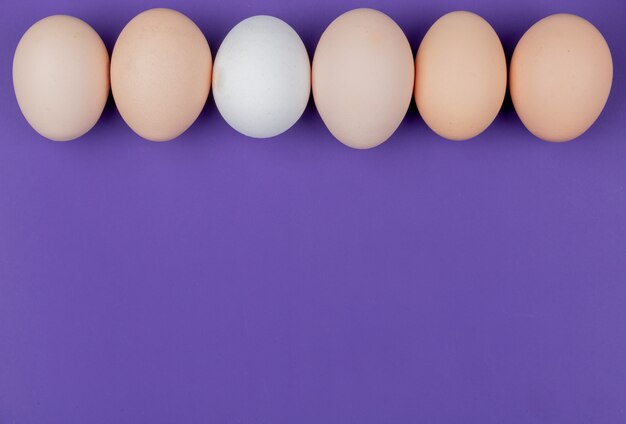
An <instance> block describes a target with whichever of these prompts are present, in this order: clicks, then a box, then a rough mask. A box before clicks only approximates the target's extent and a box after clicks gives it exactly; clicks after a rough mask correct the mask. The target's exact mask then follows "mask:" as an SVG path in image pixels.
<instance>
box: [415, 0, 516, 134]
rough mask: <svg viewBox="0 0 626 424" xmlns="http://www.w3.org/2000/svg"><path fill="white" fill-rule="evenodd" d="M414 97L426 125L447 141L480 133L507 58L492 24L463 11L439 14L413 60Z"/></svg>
mask: <svg viewBox="0 0 626 424" xmlns="http://www.w3.org/2000/svg"><path fill="white" fill-rule="evenodd" d="M415 67H416V71H415V102H416V104H417V108H418V110H419V112H420V115H421V116H422V118H423V119H424V121H425V122H426V124H427V125H428V126H429V127H430V128H431V129H432V130H433V131H434V132H436V133H437V134H439V135H440V136H442V137H444V138H447V139H450V140H466V139H469V138H472V137H475V136H477V135H478V134H480V133H482V132H483V131H484V130H485V129H487V127H488V126H489V125H490V124H491V123H492V122H493V120H494V119H495V117H496V116H497V114H498V112H499V111H500V108H501V107H502V102H503V100H504V95H505V93H506V77H507V69H506V58H505V56H504V50H503V48H502V43H501V42H500V39H499V38H498V35H497V34H496V32H495V31H494V30H493V28H492V27H491V25H489V23H488V22H487V21H485V20H484V19H483V18H481V17H480V16H478V15H476V14H474V13H471V12H465V11H457V12H451V13H448V14H447V15H444V16H442V17H441V18H439V19H438V20H437V21H436V22H435V23H434V24H433V25H432V26H431V27H430V29H429V30H428V32H427V33H426V35H425V36H424V39H423V40H422V43H421V44H420V47H419V49H418V51H417V55H416V59H415Z"/></svg>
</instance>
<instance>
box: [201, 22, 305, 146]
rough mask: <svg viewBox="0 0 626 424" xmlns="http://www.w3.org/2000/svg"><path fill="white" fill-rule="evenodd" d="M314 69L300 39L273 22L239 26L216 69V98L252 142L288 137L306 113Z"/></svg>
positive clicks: (228, 39)
mask: <svg viewBox="0 0 626 424" xmlns="http://www.w3.org/2000/svg"><path fill="white" fill-rule="evenodd" d="M310 93H311V63H310V61H309V56H308V54H307V51H306V48H305V47H304V44H303V43H302V40H301V39H300V37H299V36H298V34H297V33H296V32H295V31H294V30H293V28H291V27H290V26H289V25H288V24H287V23H285V22H283V21H282V20H280V19H278V18H274V17H272V16H253V17H250V18H248V19H245V20H244V21H242V22H240V23H239V24H237V25H236V26H235V27H234V28H233V29H232V30H231V31H230V32H229V33H228V35H226V38H225V39H224V41H223V42H222V45H221V46H220V48H219V50H218V52H217V55H216V56H215V63H214V65H213V97H214V98H215V103H216V105H217V108H218V110H219V111H220V113H221V115H222V117H223V118H224V119H225V120H226V122H228V124H229V125H230V126H231V127H233V128H234V129H235V130H237V131H239V132H240V133H242V134H245V135H247V136H250V137H257V138H267V137H273V136H276V135H278V134H281V133H283V132H285V131H287V130H288V129H289V128H291V126H292V125H293V124H295V123H296V122H297V121H298V119H299V118H300V116H301V115H302V113H303V112H304V109H305V108H306V105H307V102H308V100H309V96H310Z"/></svg>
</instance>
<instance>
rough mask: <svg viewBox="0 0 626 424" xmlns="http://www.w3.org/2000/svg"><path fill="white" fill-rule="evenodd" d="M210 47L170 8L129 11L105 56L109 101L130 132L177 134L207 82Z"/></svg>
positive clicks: (197, 108) (192, 116)
mask: <svg viewBox="0 0 626 424" xmlns="http://www.w3.org/2000/svg"><path fill="white" fill-rule="evenodd" d="M211 65H212V58H211V50H210V48H209V44H208V43H207V41H206V38H205V37H204V35H203V34H202V31H200V29H199V28H198V27H197V26H196V24H194V23H193V21H191V19H189V18H188V17H186V16H185V15H183V14H182V13H179V12H177V11H175V10H171V9H151V10H147V11H145V12H143V13H140V14H139V15H137V16H135V17H134V18H133V19H132V20H131V21H130V22H129V23H128V24H127V25H126V27H124V29H123V30H122V32H121V34H120V35H119V37H118V39H117V42H116V43H115V47H114V49H113V54H112V56H111V89H112V91H113V98H114V99H115V104H116V105H117V108H118V110H119V112H120V114H121V115H122V118H124V121H126V123H127V124H128V126H129V127H130V128H132V130H133V131H135V132H136V133H137V134H138V135H140V136H141V137H143V138H146V139H148V140H152V141H168V140H171V139H173V138H176V137H178V136H179V135H180V134H182V133H183V132H185V130H187V128H189V127H190V126H191V124H193V123H194V121H195V120H196V119H197V118H198V116H199V115H200V112H201V111H202V108H203V107H204V104H205V103H206V100H207V97H208V95H209V88H210V85H211Z"/></svg>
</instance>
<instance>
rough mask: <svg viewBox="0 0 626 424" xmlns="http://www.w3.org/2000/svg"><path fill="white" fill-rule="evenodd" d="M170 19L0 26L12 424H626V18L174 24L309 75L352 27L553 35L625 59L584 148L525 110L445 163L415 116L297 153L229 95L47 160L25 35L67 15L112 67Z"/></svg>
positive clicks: (544, 6)
mask: <svg viewBox="0 0 626 424" xmlns="http://www.w3.org/2000/svg"><path fill="white" fill-rule="evenodd" d="M157 5H158V6H167V5H168V3H167V2H166V3H163V2H159V3H155V2H152V1H128V0H124V1H121V0H109V1H99V2H89V1H82V0H75V1H69V0H58V1H55V2H47V1H37V0H31V1H23V2H9V3H4V4H3V6H2V12H1V13H0V107H1V113H0V130H1V134H0V423H2V424H5V423H9V424H10V423H19V424H26V423H37V424H39V423H46V424H56V423H63V424H67V423H90V424H99V423H107V424H110V423H117V424H124V423H269V424H279V423H302V424H307V423H315V424H320V423H324V424H332V423H341V424H344V423H481V424H484V423H509V424H511V423H512V424H517V423H520V424H528V423H568V424H572V423H585V424H587V423H603V424H609V423H624V422H626V188H625V186H626V119H625V117H626V115H625V112H626V110H625V107H624V101H625V100H626V92H625V82H624V76H625V73H624V66H625V63H624V62H625V60H626V26H624V21H625V19H626V2H624V1H622V0H614V1H569V0H558V1H551V2H546V1H539V0H536V1H509V2H506V1H501V0H490V1H469V0H466V1H435V0H428V1H427V0H422V1H394V2H391V1H389V2H386V1H379V2H373V1H370V2H358V1H342V2H338V1H335V0H317V1H314V2H310V4H304V3H303V4H299V2H295V1H288V0H284V1H276V0H275V1H271V2H269V1H268V2H260V1H259V2H254V1H228V2H227V1H220V2H213V1H207V0H203V1H196V0H187V1H177V2H173V1H170V2H169V5H170V6H174V7H175V8H177V9H178V10H180V11H182V12H183V13H186V14H187V15H188V16H190V17H191V18H192V19H194V21H195V22H197V23H198V25H199V26H200V27H201V28H202V30H203V31H204V32H205V34H206V36H207V38H208V40H209V43H210V45H211V48H212V50H213V53H215V52H216V50H217V48H218V46H219V43H220V41H221V39H222V38H223V37H224V36H225V34H226V33H227V31H228V30H229V29H230V28H231V27H232V26H233V25H235V24H236V23H237V22H238V21H240V20H242V19H244V18H246V17H248V16H251V15H255V14H260V13H265V14H273V15H276V16H278V17H280V18H283V19H285V20H286V21H287V22H288V23H290V24H291V25H292V26H293V27H294V28H295V29H296V30H297V31H298V33H299V34H300V35H301V36H302V38H303V40H304V41H305V43H306V45H307V47H308V49H309V53H310V54H312V53H313V50H314V47H315V44H316V42H317V39H318V38H319V36H320V35H321V33H322V31H323V30H324V28H325V27H326V25H328V23H330V22H331V20H332V19H334V18H335V17H336V16H337V15H339V14H340V13H341V12H344V11H346V10H348V9H351V8H353V7H357V6H372V7H377V8H379V9H381V10H383V11H384V12H386V13H388V14H389V15H390V16H391V17H393V18H394V19H396V21H397V22H398V23H399V24H400V26H401V27H402V28H403V29H404V30H405V31H406V33H407V36H408V37H409V40H410V42H411V45H412V47H413V49H414V50H415V49H416V48H417V46H418V44H419V41H420V39H421V37H422V36H423V34H424V33H425V31H426V30H427V29H428V27H429V26H430V25H431V24H432V23H433V22H434V21H435V20H436V18H438V17H439V16H440V15H442V14H444V13H445V12H448V11H452V10H456V9H468V10H472V11H475V12H477V13H479V14H481V15H482V16H483V17H485V18H486V19H487V20H488V21H489V22H490V23H491V24H492V25H493V26H494V28H495V29H496V31H497V32H498V33H499V34H500V36H501V38H502V40H503V43H504V45H505V50H506V52H507V56H508V57H510V55H511V52H512V49H513V47H514V45H515V42H516V41H517V40H518V39H519V37H521V35H522V34H523V32H524V31H525V30H526V29H527V28H528V27H530V26H531V25H532V24H533V23H534V22H535V21H537V20H539V19H540V18H542V17H544V16H546V15H549V14H551V13H555V12H562V11H566V12H571V13H576V14H579V15H581V16H583V17H585V18H587V19H589V20H590V21H591V22H592V23H594V24H595V25H596V26H597V27H598V28H599V29H600V30H601V31H602V33H603V34H604V36H605V37H606V39H607V41H608V43H609V45H610V47H611V49H612V52H613V60H614V64H615V79H614V85H613V91H612V93H611V96H610V98H609V102H608V105H607V107H606V109H605V111H604V113H603V115H602V116H601V117H600V119H599V120H598V122H596V124H595V125H594V126H593V127H592V129H591V130H590V131H588V132H587V133H586V134H585V135H584V136H582V137H581V138H579V139H578V140H576V141H573V142H571V143H567V144H561V145H558V144H548V143H544V142H541V141H539V140H537V139H535V138H534V137H532V136H531V135H530V134H529V133H528V132H527V131H526V130H525V129H524V128H523V126H522V125H521V123H520V121H519V120H518V118H517V117H516V115H515V113H514V111H513V110H512V108H511V106H510V102H509V101H508V100H507V102H506V104H505V106H504V108H503V111H502V113H501V114H500V116H499V117H498V119H497V121H496V122H495V124H494V125H493V126H492V127H491V128H489V129H488V130H487V131H486V132H485V133H484V134H483V135H481V136H480V137H478V138H477V139H475V140H473V141H470V142H465V143H454V142H446V141H444V140H442V139H439V138H438V137H436V136H435V135H434V134H433V133H432V132H430V131H429V130H428V128H427V127H426V126H425V125H424V123H423V121H422V120H421V119H420V118H419V116H418V114H417V111H416V109H415V107H414V106H412V107H411V109H410V110H409V113H408V115H407V117H406V119H405V122H404V123H403V124H402V126H401V127H400V128H399V130H398V131H397V133H396V134H395V135H394V136H393V138H392V139H391V140H389V141H388V142H387V143H385V144H383V145H382V146H380V147H379V148H376V149H373V150H370V151H356V150H351V149H349V148H347V147H344V146H343V145H341V144H340V143H339V142H337V141H335V140H334V139H333V138H332V137H331V136H330V134H329V133H328V132H327V130H326V129H325V127H324V125H323V124H322V121H321V120H320V118H319V116H318V115H317V114H316V112H315V110H314V108H313V107H312V104H311V105H310V107H309V108H308V109H307V111H306V113H305V115H304V117H303V118H302V119H301V121H300V122H299V123H298V124H297V125H296V126H295V127H294V128H292V129H291V130H290V131H289V132H288V133H286V134H284V135H282V136H280V137H278V138H276V139H274V140H270V141H255V140H251V139H247V138H246V137H244V136H242V135H239V134H237V133H236V132H234V130H231V129H230V128H229V127H228V126H227V124H226V123H225V122H224V121H223V120H222V118H221V117H220V116H219V114H218V113H217V110H216V108H215V105H214V103H213V100H212V98H211V99H210V100H209V103H208V106H207V107H206V110H205V112H204V113H203V114H202V115H201V117H200V119H199V121H198V122H196V124H195V125H194V126H193V127H192V128H191V129H190V130H189V131H188V132H187V133H185V134H184V135H183V136H182V137H181V138H179V139H178V140H176V141H174V142H171V143H166V144H155V143H151V142H147V141H143V140H141V139H139V138H138V137H137V136H135V135H134V134H133V133H132V132H131V131H130V130H129V129H128V128H127V127H126V125H125V124H124V122H123V121H122V119H121V118H120V117H119V115H118V114H117V112H116V111H115V108H114V107H113V105H112V104H111V103H110V104H109V105H108V106H107V109H106V110H105V113H104V115H103V117H102V120H101V121H100V122H99V123H98V125H97V126H96V127H95V128H94V129H93V130H92V131H91V132H90V133H89V134H88V135H87V136H85V137H83V138H82V139H80V140H78V141H76V142H71V143H67V144H59V143H53V142H48V141H46V140H44V139H42V138H41V137H39V136H38V135H37V134H36V133H35V132H34V131H33V130H32V129H31V128H30V127H29V126H28V124H27V123H26V121H25V120H24V118H23V117H22V116H21V114H20V112H19V109H18V107H17V104H16V101H15V98H14V95H13V89H12V82H11V74H10V72H11V61H12V55H13V51H14V48H15V46H16V45H17V43H18V40H19V38H20V36H21V35H22V33H23V32H24V31H25V30H26V29H27V28H28V27H29V26H30V25H31V24H32V23H34V22H35V21H37V20H38V19H40V18H43V17H44V16H47V15H50V14H55V13H66V14H72V15H75V16H77V17H80V18H82V19H84V20H86V21H87V22H88V23H90V24H91V25H92V26H93V27H94V28H95V29H96V30H97V31H98V32H99V33H100V34H101V35H102V37H103V39H104V40H105V43H106V44H107V46H108V47H109V49H111V48H112V46H113V43H114V41H115V38H116V36H117V34H118V33H119V31H120V30H121V29H122V27H123V26H124V25H125V24H126V22H127V21H128V20H130V19H131V18H132V17H133V16H134V15H135V14H137V13H138V12H140V11H142V10H144V9H147V8H150V7H155V6H157Z"/></svg>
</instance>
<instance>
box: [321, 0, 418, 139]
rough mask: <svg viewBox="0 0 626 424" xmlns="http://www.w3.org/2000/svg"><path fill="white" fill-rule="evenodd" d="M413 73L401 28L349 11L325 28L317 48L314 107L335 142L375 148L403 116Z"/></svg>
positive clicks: (380, 16) (381, 17) (378, 15)
mask: <svg viewBox="0 0 626 424" xmlns="http://www.w3.org/2000/svg"><path fill="white" fill-rule="evenodd" d="M414 73H415V68H414V62H413V53H412V52H411V46H410V45H409V42H408V40H407V38H406V36H405V35H404V33H403V32H402V29H400V27H399V26H398V25H397V24H396V23H395V22H394V21H393V20H392V19H391V18H389V17H388V16H387V15H385V14H384V13H382V12H379V11H377V10H373V9H355V10H351V11H349V12H346V13H344V14H343V15H341V16H339V17H338V18H337V19H335V20H334V21H333V22H332V23H331V24H330V25H329V26H328V28H326V30H325V31H324V33H323V34H322V37H321V39H320V41H319V43H318V45H317V49H316V50H315V56H314V58H313V70H312V87H313V97H314V99H315V105H316V107H317V110H318V112H319V114H320V116H321V117H322V120H323V121H324V123H325V124H326V126H327V127H328V129H329V130H330V132H331V133H332V134H333V135H334V136H335V137H336V138H337V139H338V140H339V141H341V142H342V143H344V144H346V145H348V146H350V147H353V148H357V149H367V148H371V147H375V146H377V145H379V144H381V143H382V142H384V141H385V140H387V139H388V138H389V137H390V136H391V135H392V134H393V133H394V131H395V130H396V129H397V128H398V126H399V125H400V123H401V122H402V119H403V118H404V116H405V115H406V112H407V109H408V107H409V104H410V102H411V98H412V93H413V80H414Z"/></svg>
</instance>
